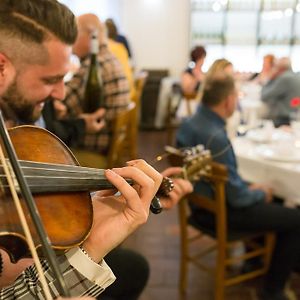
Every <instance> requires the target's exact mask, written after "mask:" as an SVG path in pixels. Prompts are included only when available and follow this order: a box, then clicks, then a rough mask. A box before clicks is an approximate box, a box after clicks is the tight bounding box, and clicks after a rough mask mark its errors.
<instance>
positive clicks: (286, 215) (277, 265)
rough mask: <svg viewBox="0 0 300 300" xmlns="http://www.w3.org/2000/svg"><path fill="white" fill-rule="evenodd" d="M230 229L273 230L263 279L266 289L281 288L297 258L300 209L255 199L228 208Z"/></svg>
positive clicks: (298, 256) (298, 253) (299, 235)
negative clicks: (273, 239)
mask: <svg viewBox="0 0 300 300" xmlns="http://www.w3.org/2000/svg"><path fill="white" fill-rule="evenodd" d="M227 212H228V213H227V218H228V219H227V220H228V227H229V230H249V231H252V230H253V231H264V230H270V231H274V232H275V233H276V244H275V249H274V253H273V257H272V261H271V266H270V269H269V272H268V274H267V276H266V280H265V288H266V289H267V290H269V291H272V292H275V291H281V290H283V289H284V286H285V284H286V282H287V280H288V278H289V276H290V274H291V272H292V270H293V269H295V268H296V267H297V264H298V263H299V260H300V210H298V209H291V208H286V207H283V206H281V205H279V204H266V203H258V204H256V205H253V206H251V207H247V208H243V209H232V208H231V209H228V210H227Z"/></svg>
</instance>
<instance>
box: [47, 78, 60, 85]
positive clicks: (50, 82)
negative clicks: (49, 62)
mask: <svg viewBox="0 0 300 300" xmlns="http://www.w3.org/2000/svg"><path fill="white" fill-rule="evenodd" d="M61 80H62V79H61V78H53V79H45V80H44V82H45V83H46V84H56V83H58V82H60V81H61Z"/></svg>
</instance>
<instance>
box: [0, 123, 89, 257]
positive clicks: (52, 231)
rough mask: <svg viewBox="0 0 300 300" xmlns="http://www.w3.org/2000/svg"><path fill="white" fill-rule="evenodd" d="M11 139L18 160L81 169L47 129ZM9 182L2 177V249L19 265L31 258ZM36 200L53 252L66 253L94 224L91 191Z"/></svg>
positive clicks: (19, 130) (27, 129) (15, 132)
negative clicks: (24, 259)
mask: <svg viewBox="0 0 300 300" xmlns="http://www.w3.org/2000/svg"><path fill="white" fill-rule="evenodd" d="M9 135H10V138H11V140H12V143H13V145H14V148H15V151H16V153H17V157H18V159H19V160H26V161H33V162H41V163H53V164H61V165H74V166H77V165H78V162H77V160H76V158H75V157H74V156H73V154H72V153H71V151H70V150H69V149H68V147H67V146H66V145H65V144H64V143H63V142H62V141H61V140H60V139H59V138H57V137H56V136H55V135H53V134H51V133H50V132H49V131H47V130H45V129H41V128H38V127H34V126H20V127H15V128H12V129H10V130H9ZM45 180H47V177H46V178H45ZM6 182H7V181H6V178H5V176H1V181H0V248H2V249H4V250H5V251H6V252H7V253H8V254H9V256H10V259H11V261H12V262H17V261H18V260H19V259H21V258H24V257H28V256H29V255H30V254H29V249H28V246H27V243H26V239H25V236H24V233H23V229H22V226H21V224H20V221H19V217H18V214H17V211H16V208H15V205H14V202H13V200H12V197H11V194H10V190H9V189H8V188H6V187H5V186H6ZM70 190H71V189H70ZM33 196H34V200H35V202H36V205H37V208H38V211H39V214H40V216H41V219H42V222H43V224H44V227H45V230H46V232H47V234H48V236H49V238H50V241H51V245H52V247H53V248H54V249H56V250H62V251H63V250H67V249H69V248H72V247H74V246H76V245H79V244H81V243H82V242H83V241H84V240H85V239H86V237H87V236H88V234H89V232H90V230H91V227H92V222H93V207H92V202H91V197H90V193H89V192H88V191H76V192H74V191H70V192H69V191H63V192H55V191H53V192H50V193H39V192H37V193H35V194H34V195H33ZM20 198H21V197H20ZM21 202H22V206H23V209H24V211H25V214H26V218H27V220H28V223H29V226H30V229H31V232H32V235H33V238H34V241H35V245H37V248H38V249H39V248H40V247H41V245H40V242H39V238H38V236H37V234H36V232H35V229H34V226H33V225H32V222H31V220H30V217H29V214H28V210H27V208H26V205H25V203H24V201H23V200H22V198H21Z"/></svg>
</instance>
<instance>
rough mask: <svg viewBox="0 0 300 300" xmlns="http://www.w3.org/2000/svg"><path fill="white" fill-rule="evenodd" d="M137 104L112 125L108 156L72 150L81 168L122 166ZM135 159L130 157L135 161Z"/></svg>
mask: <svg viewBox="0 0 300 300" xmlns="http://www.w3.org/2000/svg"><path fill="white" fill-rule="evenodd" d="M134 110H135V103H134V102H131V103H130V104H129V105H128V107H127V108H126V110H124V111H122V112H119V113H118V114H117V115H116V118H115V119H114V120H113V124H112V128H113V130H112V138H111V143H110V146H109V151H108V155H107V156H105V155H102V154H100V153H97V152H95V151H90V150H85V149H71V150H72V152H73V154H74V155H75V157H76V158H77V160H78V162H79V163H80V165H81V166H85V167H91V168H99V169H103V168H112V167H116V166H120V165H121V164H122V163H123V161H122V159H124V157H126V154H127V153H125V152H126V146H127V142H128V140H132V137H131V134H132V131H131V126H132V125H131V123H132V121H133V113H134ZM133 158H135V157H129V159H133Z"/></svg>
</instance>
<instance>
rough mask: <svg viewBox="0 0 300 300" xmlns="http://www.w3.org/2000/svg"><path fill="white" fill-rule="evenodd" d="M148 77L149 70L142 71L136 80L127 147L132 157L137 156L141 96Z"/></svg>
mask: <svg viewBox="0 0 300 300" xmlns="http://www.w3.org/2000/svg"><path fill="white" fill-rule="evenodd" d="M147 78H148V72H146V71H141V72H139V73H137V75H136V76H135V80H134V85H135V94H134V97H133V99H132V101H133V102H134V103H135V109H134V110H133V112H132V121H131V123H130V132H131V133H130V139H129V140H128V145H127V148H128V150H129V153H130V157H131V158H137V156H138V154H137V152H138V151H137V135H138V128H139V118H140V107H141V98H142V94H143V90H144V86H145V83H146V81H147Z"/></svg>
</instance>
